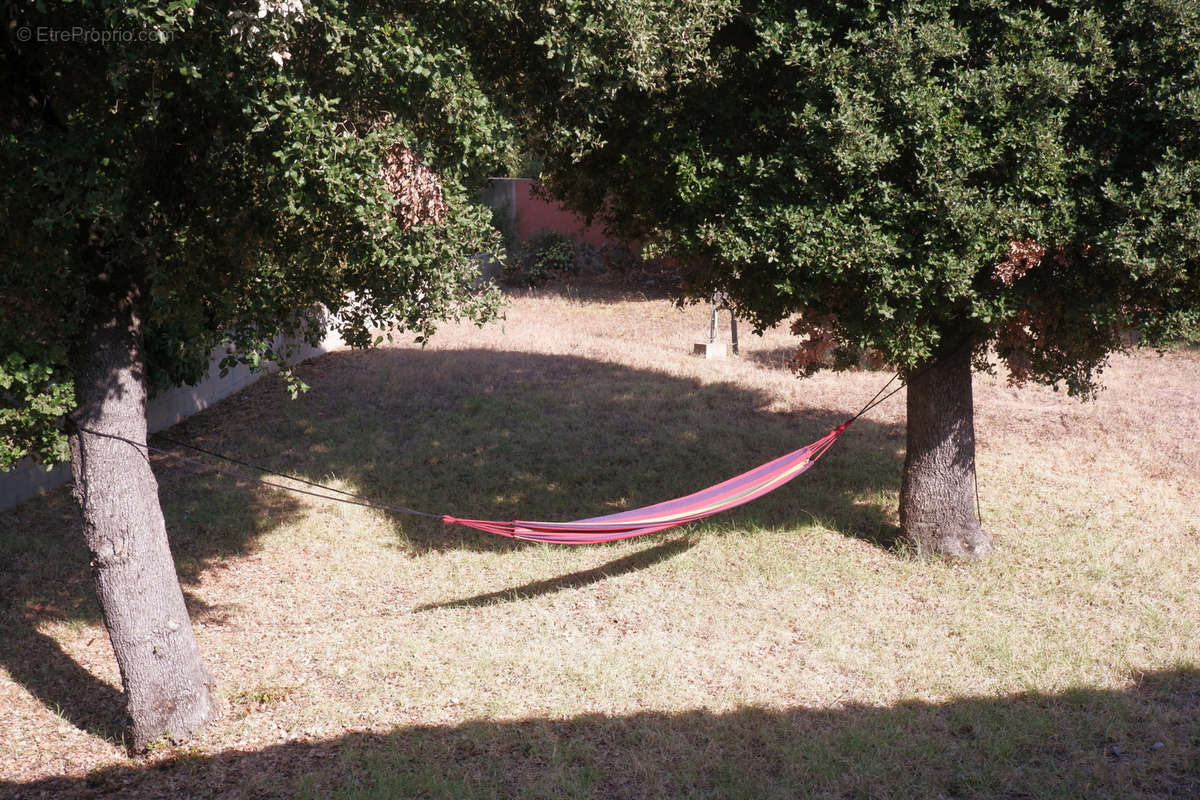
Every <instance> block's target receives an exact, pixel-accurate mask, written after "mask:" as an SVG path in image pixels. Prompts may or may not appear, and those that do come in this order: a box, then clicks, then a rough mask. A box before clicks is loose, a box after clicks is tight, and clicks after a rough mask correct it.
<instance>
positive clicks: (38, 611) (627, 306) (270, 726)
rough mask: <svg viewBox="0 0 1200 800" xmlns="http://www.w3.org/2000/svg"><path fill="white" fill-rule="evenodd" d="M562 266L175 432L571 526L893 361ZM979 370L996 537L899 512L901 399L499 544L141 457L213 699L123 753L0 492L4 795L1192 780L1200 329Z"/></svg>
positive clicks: (1199, 557)
mask: <svg viewBox="0 0 1200 800" xmlns="http://www.w3.org/2000/svg"><path fill="white" fill-rule="evenodd" d="M706 319H707V310H706V309H704V308H695V307H693V308H690V309H686V310H679V309H676V308H674V307H673V306H671V305H670V304H669V303H668V302H666V301H664V300H659V299H647V298H645V297H643V296H639V295H620V294H614V293H612V292H596V291H591V290H585V289H565V290H558V291H541V292H529V293H517V294H514V295H513V296H512V298H511V305H510V307H509V310H508V313H507V319H506V320H505V321H504V322H503V323H502V324H497V325H494V326H491V327H488V328H486V329H483V330H478V329H475V328H472V327H469V326H462V327H459V326H449V327H447V328H446V329H445V330H443V331H442V333H441V334H439V336H438V337H436V338H435V339H434V341H433V343H432V344H431V345H430V346H428V347H427V348H425V349H419V348H415V347H412V346H403V345H398V346H394V347H386V348H384V349H381V350H378V351H375V352H367V353H360V352H336V353H333V354H330V355H327V356H325V357H323V358H320V359H317V360H315V361H312V362H310V363H308V364H305V365H304V366H303V367H302V369H301V370H300V371H301V375H302V377H303V378H304V379H305V380H306V381H307V382H308V383H309V384H311V385H312V387H313V390H312V391H311V392H310V393H309V394H307V395H306V396H304V397H302V398H301V399H300V400H298V401H295V402H292V401H289V400H287V398H286V394H285V392H284V391H283V389H282V388H281V387H280V386H279V385H278V383H277V382H276V381H274V380H264V381H262V382H260V383H259V384H257V385H255V386H253V387H251V388H249V389H247V390H245V391H243V392H241V393H240V394H238V395H236V396H235V397H233V398H231V399H230V400H229V401H227V402H225V403H222V404H221V405H220V406H218V407H216V408H214V409H211V410H210V411H209V412H207V413H204V414H201V415H199V416H198V417H195V418H193V419H191V420H189V421H187V422H186V423H184V424H183V425H180V426H178V427H177V428H175V429H173V430H172V431H170V432H168V434H169V435H170V436H172V437H176V438H186V439H191V440H194V441H196V442H199V443H202V444H203V445H205V446H207V447H209V448H213V449H218V450H223V451H228V452H232V453H235V454H237V455H239V456H240V457H243V458H246V459H250V460H253V461H256V462H260V463H264V464H268V465H270V466H272V467H275V468H277V469H281V470H284V471H288V472H292V473H295V474H299V475H303V476H304V477H306V478H310V479H314V480H319V481H324V482H329V483H332V484H334V485H336V486H339V487H342V488H346V489H350V490H354V491H360V492H364V493H367V494H370V495H372V496H375V497H378V498H380V499H381V500H383V501H385V502H388V503H395V504H401V505H405V506H410V507H414V508H419V509H425V510H428V511H432V512H438V513H442V512H447V513H452V514H459V515H464V516H470V515H475V516H479V517H491V518H513V517H515V516H520V517H524V518H539V519H568V518H577V517H582V516H591V515H595V514H598V513H603V512H607V511H610V510H613V509H618V508H623V507H633V506H634V505H640V504H644V503H649V502H653V501H657V500H662V499H667V498H669V497H673V496H677V495H680V494H684V493H686V492H689V491H692V490H694V489H697V488H700V487H702V486H705V485H708V484H710V483H713V482H715V481H716V480H719V479H721V478H724V477H728V476H729V475H732V474H734V473H736V472H739V471H741V470H743V469H746V468H748V467H750V466H753V465H755V464H758V463H761V462H762V461H765V460H767V459H768V458H771V457H773V456H775V455H778V454H780V453H782V452H784V451H786V450H790V449H792V448H794V447H797V446H799V445H800V444H803V443H806V442H808V441H810V440H812V439H815V438H817V437H818V436H819V435H821V434H822V433H824V432H825V431H826V430H828V428H830V427H832V426H833V425H835V424H837V423H838V422H840V421H841V420H842V419H844V418H845V417H846V416H848V415H849V414H850V413H852V412H853V411H854V410H856V409H857V407H858V406H859V405H861V404H862V403H863V402H864V401H865V400H866V399H868V398H869V397H870V396H871V395H872V394H873V393H874V392H875V390H876V389H877V388H878V386H879V385H880V384H881V383H882V382H883V381H884V380H886V375H884V374H882V373H875V372H854V373H845V374H837V375H835V374H830V375H821V376H818V377H816V378H813V379H810V380H806V381H797V380H795V379H794V378H793V377H792V376H791V375H790V374H789V373H788V372H787V370H786V369H785V368H784V366H783V360H784V358H785V357H786V353H787V350H788V347H789V337H788V336H787V335H786V332H785V331H782V330H779V331H771V332H768V333H767V335H766V336H764V337H763V338H756V337H751V336H748V335H745V334H744V335H743V354H742V356H741V357H740V358H736V359H730V360H726V361H704V360H702V359H699V358H694V357H692V356H690V355H689V352H690V350H691V345H692V343H693V342H694V341H696V340H697V339H698V338H699V337H700V335H701V333H702V331H703V330H704V326H705V324H706ZM1107 384H1108V387H1109V388H1108V390H1107V391H1106V392H1105V393H1104V394H1103V395H1102V396H1101V397H1100V399H1099V400H1098V401H1097V402H1094V403H1091V404H1087V405H1082V404H1079V403H1077V402H1075V401H1072V400H1070V399H1068V398H1066V397H1065V396H1063V395H1061V394H1056V393H1054V392H1052V391H1048V390H1044V389H1040V388H1029V389H1023V390H1020V391H1016V390H1013V389H1011V388H1009V387H1007V386H1006V384H1005V381H1004V380H1003V378H1002V377H988V376H982V377H979V378H977V382H976V393H977V394H976V401H977V429H978V433H979V467H980V490H981V497H982V510H983V517H984V521H985V524H986V525H987V527H988V528H989V529H990V530H991V531H992V532H993V534H994V535H995V537H996V539H997V543H998V548H997V552H996V554H995V556H994V557H993V558H992V559H991V560H990V561H988V562H986V563H983V564H980V565H974V566H956V565H951V564H948V563H941V562H923V561H920V560H917V559H915V558H913V557H912V554H911V553H910V552H908V551H907V549H906V548H905V547H904V546H903V544H901V543H898V542H897V541H896V516H895V506H896V498H897V490H898V486H899V479H900V466H901V463H902V460H903V444H904V439H903V427H904V406H903V402H902V397H897V398H895V399H893V400H892V401H890V402H889V403H888V404H886V405H885V406H883V407H881V408H879V409H877V410H876V411H875V412H874V413H873V414H872V415H871V416H870V417H869V418H868V419H865V420H863V421H861V422H860V423H858V424H857V425H855V426H854V427H853V428H851V430H850V431H849V432H848V433H847V435H846V436H844V437H843V438H842V440H841V441H840V442H839V444H838V445H837V446H836V448H835V449H834V450H832V451H831V452H830V453H829V455H828V456H827V457H826V458H825V460H823V461H822V462H821V464H820V465H818V466H817V467H816V468H815V469H813V470H812V471H810V472H809V473H807V474H806V475H804V476H803V477H801V478H800V479H798V480H797V481H796V482H795V483H793V484H791V485H789V486H788V487H786V488H784V489H783V490H781V491H778V492H776V493H775V494H773V495H770V496H768V497H766V498H763V499H762V500H760V501H758V502H757V503H754V504H751V505H749V506H745V507H743V508H741V509H738V510H736V511H734V512H731V513H729V514H726V515H724V516H720V517H717V518H714V519H712V520H710V521H709V522H708V523H707V524H703V525H694V526H691V527H690V528H686V529H682V530H677V531H674V532H668V533H666V534H661V535H658V536H656V537H651V538H649V539H641V540H634V541H630V542H627V543H623V544H619V545H614V546H604V547H585V548H574V549H572V548H552V547H545V546H531V545H528V544H523V543H514V542H510V541H508V540H503V539H498V538H491V537H488V536H487V535H486V534H482V533H478V534H476V533H475V532H472V531H468V530H464V529H458V528H450V527H446V526H443V525H441V524H440V523H433V522H430V521H428V520H424V519H419V518H410V517H403V516H395V515H391V514H388V513H383V512H379V511H375V510H371V509H367V508H361V507H354V506H347V505H341V504H337V503H333V502H326V501H322V500H317V499H314V498H311V497H305V496H302V495H297V494H290V493H286V492H282V491H278V490H273V489H268V488H265V487H263V486H262V485H261V484H258V483H256V482H254V481H253V480H249V479H245V478H243V477H238V476H228V475H224V474H222V473H220V472H218V471H216V470H207V471H202V472H197V471H196V470H195V469H193V468H189V467H187V466H185V465H181V464H180V463H179V462H177V461H174V460H172V459H171V458H169V457H166V456H163V457H160V458H159V459H158V460H157V463H156V469H157V472H158V474H159V478H160V484H161V496H162V501H163V505H164V509H165V512H166V514H167V517H168V524H169V527H170V532H171V537H172V544H173V547H174V551H175V555H176V558H177V561H178V564H179V568H180V574H181V578H182V580H183V584H184V589H185V592H186V594H187V597H188V600H189V603H190V607H191V609H192V612H193V619H194V621H195V624H196V629H197V635H198V637H199V640H200V643H201V646H202V648H203V650H204V654H205V656H206V658H207V661H208V664H209V666H210V667H211V669H212V671H213V673H214V674H215V675H216V676H217V679H218V681H219V684H220V691H221V693H222V698H223V702H224V706H225V708H224V711H225V713H224V716H223V718H222V719H221V720H220V721H219V722H218V723H217V724H215V725H214V726H213V727H211V728H210V729H209V730H207V731H206V732H205V733H204V734H203V735H202V736H200V737H199V738H197V739H196V740H195V741H194V742H192V743H191V744H189V745H188V746H186V747H182V748H175V749H171V748H163V749H160V750H158V751H156V752H153V753H151V754H150V755H149V756H148V757H145V758H140V759H129V758H127V757H126V755H125V753H124V751H123V749H122V743H121V740H120V738H119V733H118V732H117V731H118V727H119V726H118V720H119V708H120V705H119V704H120V694H119V686H120V682H119V678H118V675H117V672H116V667H115V664H114V662H113V658H112V651H111V648H110V646H109V643H108V640H107V637H106V635H105V632H104V629H103V627H102V625H101V623H100V620H99V612H98V609H97V606H96V602H95V598H94V596H93V595H92V593H91V589H90V588H89V577H88V568H87V559H86V555H85V553H84V550H83V546H82V542H81V538H80V535H79V532H78V526H77V522H76V521H75V519H74V513H73V511H72V508H71V504H70V498H69V495H68V494H67V492H66V491H59V492H56V493H53V494H51V495H49V496H47V497H44V498H41V499H39V500H37V501H34V502H30V503H27V504H25V505H24V506H21V507H19V508H17V509H14V510H12V511H9V512H4V513H2V514H0V796H3V797H31V798H32V797H102V796H104V797H108V796H111V797H137V798H140V797H293V796H294V797H312V798H317V797H346V798H392V797H405V798H468V797H469V798H508V797H522V798H643V797H694V798H739V797H744V798H768V797H778V798H793V797H809V796H811V797H863V798H868V797H928V798H938V797H944V798H966V797H1005V798H1016V797H1039V798H1040V797H1146V798H1150V797H1175V798H1185V797H1196V796H1200V633H1198V628H1200V596H1198V594H1197V591H1196V582H1197V575H1198V574H1200V512H1198V511H1197V509H1198V508H1200V452H1198V451H1200V446H1198V445H1197V436H1196V431H1197V430H1200V399H1198V394H1200V391H1198V390H1200V354H1197V353H1196V352H1195V351H1190V352H1181V353H1176V354H1173V355H1169V356H1167V357H1164V358H1158V357H1156V356H1154V355H1151V354H1142V355H1136V356H1132V357H1118V358H1115V359H1114V360H1113V363H1112V365H1111V368H1110V369H1109V371H1108V373H1107Z"/></svg>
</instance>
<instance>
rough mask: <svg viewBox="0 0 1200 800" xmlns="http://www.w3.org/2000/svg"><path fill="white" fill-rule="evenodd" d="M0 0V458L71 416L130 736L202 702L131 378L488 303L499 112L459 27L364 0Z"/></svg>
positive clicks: (55, 439)
mask: <svg viewBox="0 0 1200 800" xmlns="http://www.w3.org/2000/svg"><path fill="white" fill-rule="evenodd" d="M231 9H232V10H231ZM3 10H4V22H5V34H4V36H5V42H4V47H5V53H4V61H3V66H2V69H3V85H4V89H3V92H4V95H3V96H2V97H0V102H2V103H3V106H2V107H3V110H4V116H3V127H2V128H0V164H2V165H3V173H4V177H5V180H4V182H3V184H2V185H0V228H2V230H3V239H4V241H5V247H4V251H3V254H2V255H0V287H2V289H0V354H2V355H0V359H2V360H0V465H8V464H11V463H12V462H13V461H15V460H16V459H18V458H20V457H22V456H24V455H27V454H28V455H33V456H34V457H36V458H39V459H41V460H43V461H45V462H47V463H50V462H54V461H61V460H63V459H64V458H66V457H67V455H68V443H69V453H70V458H71V463H72V473H73V476H74V479H75V497H76V499H77V500H78V503H79V508H80V511H81V513H82V516H83V522H84V535H85V537H86V539H87V545H88V548H89V550H90V551H91V554H92V559H93V561H92V563H93V569H94V574H95V581H96V586H97V591H98V594H99V598H100V602H101V606H102V611H103V616H104V622H105V625H106V627H107V628H108V631H109V635H110V637H111V639H112V644H113V649H114V651H115V653H116V657H117V662H118V664H119V666H120V671H121V678H122V682H123V685H124V689H125V693H126V698H127V701H128V712H129V715H130V719H131V734H132V736H131V738H132V743H133V746H134V747H135V748H139V749H140V748H142V747H143V746H145V745H146V744H147V743H149V742H151V741H153V740H155V739H156V738H158V737H162V736H169V737H172V738H176V739H178V738H183V737H185V736H187V735H188V734H190V733H191V732H192V731H194V730H195V729H196V728H198V727H199V726H201V725H203V724H204V723H205V721H207V720H208V719H209V718H210V717H211V716H212V715H213V713H214V710H215V698H214V697H213V690H212V687H213V682H212V678H211V676H210V675H209V673H208V671H207V669H206V668H205V666H204V663H203V661H202V659H201V657H200V654H199V651H198V649H197V646H196V643H195V640H194V638H193V635H192V629H191V626H190V623H189V620H188V615H187V610H186V608H185V607H184V601H183V595H182V593H181V591H180V588H179V583H178V580H177V578H176V575H175V569H174V564H173V562H172V558H171V554H170V550H169V546H168V542H167V535H166V530H165V526H164V522H163V516H162V513H161V510H160V507H159V501H158V494H157V485H156V482H155V479H154V475H153V473H152V472H151V470H150V465H149V461H148V458H147V453H146V451H145V450H144V449H143V448H142V447H141V446H139V445H138V444H137V443H142V442H145V441H146V420H145V401H146V397H147V394H148V393H150V392H152V391H154V390H156V389H160V388H164V387H168V386H172V385H178V384H190V383H194V382H196V381H198V380H200V379H201V378H202V377H203V376H204V374H205V372H206V370H207V368H208V359H209V353H210V352H211V351H212V349H213V348H214V347H216V346H218V345H226V346H228V347H229V351H230V353H231V355H230V356H229V358H228V359H226V364H225V365H224V366H231V365H232V364H233V363H236V362H238V361H241V362H243V363H247V364H250V365H251V366H253V367H257V366H259V365H260V364H262V363H264V362H266V361H269V360H274V359H279V358H282V357H286V355H287V354H286V352H281V351H280V348H279V346H278V345H277V342H278V341H279V337H280V336H281V335H286V336H293V337H300V338H303V339H305V340H308V341H309V342H313V343H315V342H317V341H319V340H320V339H321V338H322V337H323V336H324V334H325V332H326V329H327V327H328V326H330V325H332V326H333V327H334V328H336V329H337V330H338V332H339V333H340V334H341V335H342V336H343V338H344V339H345V340H346V341H348V342H349V343H350V344H352V345H355V346H367V345H370V344H372V343H376V341H377V340H376V339H374V338H373V337H374V336H375V334H374V332H373V329H375V328H377V327H394V328H398V329H400V330H404V331H412V332H414V333H415V335H416V336H417V338H418V340H423V339H424V338H425V337H427V336H428V335H430V333H431V332H432V331H433V328H434V326H435V324H436V323H437V322H438V321H439V320H444V319H449V318H453V317H468V318H471V319H474V320H476V321H478V322H481V323H482V322H483V321H485V320H487V319H489V318H490V317H492V316H493V315H494V313H495V310H496V307H497V296H496V294H495V293H494V292H493V291H490V290H488V291H482V292H477V291H476V290H474V289H473V288H472V285H473V281H474V279H475V277H476V275H475V270H474V269H473V268H472V266H471V263H470V261H469V260H468V256H469V255H471V254H473V253H477V252H479V251H482V250H491V249H495V245H496V236H495V232H494V231H493V230H492V229H491V227H490V224H489V223H488V213H487V211H486V209H483V208H480V207H478V206H476V205H475V204H474V203H473V202H471V201H469V200H468V193H467V189H466V187H467V186H472V187H475V186H478V185H479V183H480V180H481V178H482V176H483V175H485V174H486V170H490V169H494V168H495V165H496V164H498V163H500V162H502V161H503V159H504V158H506V157H508V156H509V155H510V154H509V152H508V149H507V148H508V145H507V142H508V141H510V137H509V131H510V127H509V125H508V124H507V123H506V122H505V121H504V119H503V118H502V117H501V116H500V115H499V114H498V112H497V111H496V110H495V108H494V107H493V105H492V104H491V103H490V102H489V100H488V99H487V96H486V95H485V94H484V93H483V92H482V91H481V89H480V88H479V85H478V83H477V81H476V80H475V79H474V77H473V76H472V74H471V73H470V72H469V69H468V67H467V65H468V63H469V60H468V59H467V58H466V56H465V54H464V53H463V52H462V42H461V41H459V40H456V39H455V38H454V33H453V31H452V30H450V29H448V28H446V27H443V26H439V25H436V24H425V25H418V24H416V23H415V22H413V21H411V20H406V19H405V18H404V17H402V16H400V15H398V14H392V13H385V12H384V11H383V10H380V9H378V8H376V7H374V6H372V5H370V4H357V3H347V2H339V1H338V0H334V2H328V3H321V4H319V6H318V5H316V4H313V5H305V4H302V3H301V2H300V1H299V0H260V2H257V3H246V4H235V5H232V6H228V5H223V4H218V5H217V6H212V5H201V4H198V3H196V2H194V0H181V1H180V2H171V3H154V2H132V3H121V4H112V3H102V2H90V0H89V1H85V2H73V3H49V4H42V3H38V4H36V5H35V4H32V3H18V2H11V1H10V2H6V3H5V4H4V6H3ZM72 29H76V30H79V31H82V32H83V36H82V38H71V37H72V34H71V33H70V32H71V30H72ZM322 308H323V309H324V310H327V311H329V312H333V314H335V315H336V316H335V317H333V318H332V319H329V318H327V317H325V316H324V312H322V311H319V309H322ZM64 414H65V415H66V416H67V419H68V420H69V427H68V430H70V431H71V432H70V435H69V436H66V435H64V433H63V432H62V429H61V427H60V419H61V418H62V416H63V415H64Z"/></svg>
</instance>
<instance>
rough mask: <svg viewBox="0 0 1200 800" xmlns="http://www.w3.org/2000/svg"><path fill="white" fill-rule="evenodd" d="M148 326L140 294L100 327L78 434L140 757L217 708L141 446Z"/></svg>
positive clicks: (74, 444)
mask: <svg viewBox="0 0 1200 800" xmlns="http://www.w3.org/2000/svg"><path fill="white" fill-rule="evenodd" d="M141 325H142V321H141V313H140V309H139V301H138V293H137V292H136V291H132V292H130V293H129V295H128V296H126V297H123V298H118V299H117V301H116V302H115V303H114V304H113V309H112V313H111V314H110V315H108V316H107V318H106V319H100V320H97V321H96V322H95V323H94V324H93V325H92V326H91V329H90V331H89V334H88V338H87V341H86V345H85V347H84V349H83V351H82V353H81V358H80V359H79V361H80V363H79V364H77V366H76V383H75V388H76V401H77V403H78V408H77V410H76V412H75V415H74V422H75V423H76V425H77V426H78V427H77V428H76V429H73V430H72V433H71V437H70V440H71V472H72V476H73V477H74V480H75V489H74V494H75V500H76V502H77V503H78V505H79V510H80V513H81V514H82V517H83V531H84V537H85V538H86V539H87V545H88V549H89V550H90V551H91V556H92V572H93V576H94V579H95V583H96V592H97V594H98V596H99V599H100V607H101V611H102V613H103V617H104V625H105V627H106V628H107V629H108V635H109V638H110V639H111V641H112V646H113V652H114V653H115V654H116V658H117V664H118V666H119V667H120V670H121V682H122V684H123V686H124V689H125V698H126V708H127V713H128V716H129V728H130V729H129V733H130V739H131V745H132V747H133V749H134V750H142V749H144V748H145V747H146V746H147V745H149V744H151V743H152V742H154V741H156V740H158V739H163V738H166V739H169V740H173V741H178V740H181V739H183V738H186V737H187V736H189V735H191V734H192V733H193V732H194V731H196V730H197V729H198V728H200V727H201V726H203V725H204V724H205V723H207V722H208V721H209V720H211V719H212V718H213V717H214V716H215V715H216V710H217V706H216V703H215V700H214V692H213V680H212V677H211V676H210V674H209V672H208V670H207V669H206V668H205V666H204V662H203V661H202V659H201V657H200V649H199V647H198V646H197V644H196V640H195V637H194V635H193V633H192V626H191V622H190V620H189V619H188V613H187V608H186V606H185V605H184V600H183V592H182V590H181V589H180V587H179V579H178V577H177V575H176V573H175V562H174V559H173V558H172V556H171V549H170V545H169V544H168V542H167V529H166V523H165V522H164V520H163V514H162V508H161V507H160V505H159V499H158V482H157V481H156V480H155V478H154V473H153V472H152V471H151V469H150V459H149V455H148V453H147V452H146V450H145V448H144V446H141V443H144V442H145V441H146V434H147V430H146V383H145V379H144V375H145V361H144V355H143V352H142V344H141V343H142V329H141ZM80 429H87V430H86V431H84V430H80ZM88 431H90V432H88Z"/></svg>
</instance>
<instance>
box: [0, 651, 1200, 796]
mask: <svg viewBox="0 0 1200 800" xmlns="http://www.w3.org/2000/svg"><path fill="white" fill-rule="evenodd" d="M1197 715H1200V671H1198V670H1195V669H1179V670H1173V671H1166V672H1159V673H1152V674H1147V675H1144V676H1143V677H1142V678H1141V680H1140V681H1139V682H1138V684H1137V685H1136V686H1135V687H1133V688H1132V689H1130V690H1127V691H1116V690H1113V691H1110V690H1099V689H1073V690H1069V691H1066V692H1063V693H1059V694H1038V693H1027V694H1021V695H1015V696H1010V697H981V698H965V699H957V700H950V701H947V702H944V703H926V702H918V701H912V702H906V703H902V704H900V705H896V706H891V707H871V706H858V705H855V706H844V707H840V708H830V709H808V708H793V709H766V708H741V709H737V710H734V711H729V712H724V713H716V712H709V711H704V710H697V711H687V712H683V713H674V714H671V713H660V712H644V713H638V714H632V715H626V716H616V717H611V716H604V715H598V714H588V715H583V716H577V717H572V718H568V719H528V720H519V721H490V720H478V721H468V722H464V723H460V724H456V725H436V726H425V727H399V728H396V729H395V730H393V731H392V732H390V733H382V734H372V733H350V734H347V735H345V736H342V737H339V738H336V739H329V740H324V741H314V742H291V743H287V744H281V745H277V746H273V747H268V748H265V749H262V750H258V751H252V752H241V751H226V752H222V753H216V754H212V755H199V756H197V755H195V754H194V753H193V752H184V753H180V754H179V755H178V756H177V757H175V758H171V759H167V760H165V761H159V762H156V763H153V764H144V765H143V764H131V765H127V766H118V767H110V768H105V769H102V770H96V771H93V772H92V773H90V774H89V775H88V776H87V777H86V778H53V779H49V780H42V781H37V782H32V783H26V784H19V783H2V782H0V795H2V796H4V797H11V798H35V797H45V796H53V797H56V798H81V797H106V796H128V797H139V798H158V797H163V798H166V797H196V798H199V797H239V798H266V797H304V798H318V797H320V798H328V797H336V798H345V799H349V798H356V799H357V798H446V799H450V798H453V799H454V800H471V799H472V798H498V797H521V798H580V799H583V798H604V799H605V800H625V799H626V798H629V799H630V800H632V799H633V798H647V797H655V798H713V799H714V800H716V799H717V798H720V799H721V800H730V799H733V798H754V799H755V800H770V799H772V798H780V799H782V798H789V799H790V798H797V797H839V798H840V797H945V798H966V797H972V798H1017V797H1124V798H1179V800H1183V798H1193V797H1196V796H1197V793H1198V792H1200V740H1198V739H1197V734H1196V728H1195V720H1196V718H1197Z"/></svg>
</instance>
